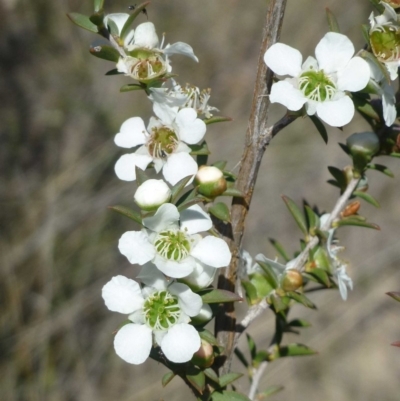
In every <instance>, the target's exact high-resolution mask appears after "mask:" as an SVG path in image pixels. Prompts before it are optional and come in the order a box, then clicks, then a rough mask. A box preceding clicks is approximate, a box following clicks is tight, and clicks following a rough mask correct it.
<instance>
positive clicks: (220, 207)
mask: <svg viewBox="0 0 400 401" xmlns="http://www.w3.org/2000/svg"><path fill="white" fill-rule="evenodd" d="M208 212H209V213H211V214H212V215H213V216H215V217H216V218H217V219H220V220H222V221H223V222H225V223H227V222H230V221H231V214H230V211H229V208H228V206H226V204H225V203H223V202H218V203H214V204H213V205H212V206H211V207H210V208H209V209H208Z"/></svg>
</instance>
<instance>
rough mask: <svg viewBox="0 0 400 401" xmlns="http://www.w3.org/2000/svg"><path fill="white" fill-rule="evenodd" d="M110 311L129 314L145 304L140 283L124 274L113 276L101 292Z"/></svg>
mask: <svg viewBox="0 0 400 401" xmlns="http://www.w3.org/2000/svg"><path fill="white" fill-rule="evenodd" d="M101 295H102V297H103V299H104V302H105V304H106V306H107V308H108V309H109V310H110V311H113V312H118V313H125V314H129V313H132V312H134V311H135V310H138V309H140V308H141V307H142V306H143V302H144V299H143V297H142V292H141V290H140V286H139V284H138V283H137V282H136V281H134V280H131V279H129V278H127V277H124V276H115V277H113V278H112V279H111V280H110V281H109V282H108V283H107V284H106V285H105V286H104V287H103V290H102V292H101Z"/></svg>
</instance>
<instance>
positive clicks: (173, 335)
mask: <svg viewBox="0 0 400 401" xmlns="http://www.w3.org/2000/svg"><path fill="white" fill-rule="evenodd" d="M200 345H201V342H200V336H199V333H198V332H197V330H196V329H195V328H194V327H193V326H190V325H189V324H186V323H181V324H176V325H175V326H173V327H171V328H170V329H169V330H168V333H167V335H166V336H165V337H164V338H163V339H162V341H161V349H162V351H163V352H164V354H165V356H166V357H167V359H168V360H170V361H171V362H175V363H183V362H187V361H190V360H191V359H192V357H193V354H194V353H195V352H196V351H198V349H199V348H200Z"/></svg>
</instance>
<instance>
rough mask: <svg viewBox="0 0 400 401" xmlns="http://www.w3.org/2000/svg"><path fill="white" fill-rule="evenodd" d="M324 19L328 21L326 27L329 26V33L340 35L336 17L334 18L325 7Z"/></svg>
mask: <svg viewBox="0 0 400 401" xmlns="http://www.w3.org/2000/svg"><path fill="white" fill-rule="evenodd" d="M325 10H326V18H327V20H328V26H329V30H330V31H331V32H337V33H340V28H339V24H338V22H337V19H336V17H335V16H334V14H333V13H332V11H331V10H330V9H329V8H328V7H327V8H326V9H325Z"/></svg>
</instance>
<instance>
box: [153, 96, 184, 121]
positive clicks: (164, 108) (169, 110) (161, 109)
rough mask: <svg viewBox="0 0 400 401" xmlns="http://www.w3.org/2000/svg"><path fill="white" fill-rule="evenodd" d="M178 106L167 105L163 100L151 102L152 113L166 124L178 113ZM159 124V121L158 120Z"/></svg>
mask: <svg viewBox="0 0 400 401" xmlns="http://www.w3.org/2000/svg"><path fill="white" fill-rule="evenodd" d="M178 109H179V107H177V106H172V107H170V106H168V105H167V104H166V103H165V102H153V112H154V114H155V115H156V116H157V117H158V118H159V119H160V120H161V121H162V122H163V123H164V124H166V125H170V124H172V122H173V121H174V120H175V118H176V116H177V114H178ZM158 125H160V122H158Z"/></svg>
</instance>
